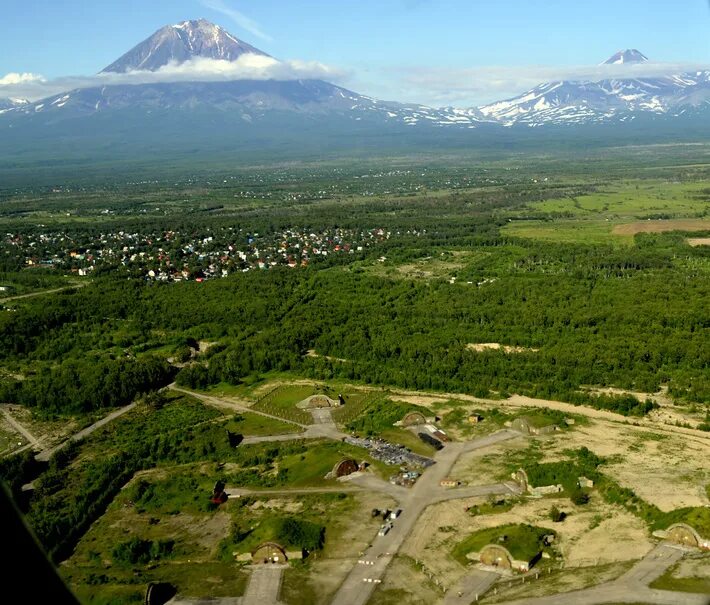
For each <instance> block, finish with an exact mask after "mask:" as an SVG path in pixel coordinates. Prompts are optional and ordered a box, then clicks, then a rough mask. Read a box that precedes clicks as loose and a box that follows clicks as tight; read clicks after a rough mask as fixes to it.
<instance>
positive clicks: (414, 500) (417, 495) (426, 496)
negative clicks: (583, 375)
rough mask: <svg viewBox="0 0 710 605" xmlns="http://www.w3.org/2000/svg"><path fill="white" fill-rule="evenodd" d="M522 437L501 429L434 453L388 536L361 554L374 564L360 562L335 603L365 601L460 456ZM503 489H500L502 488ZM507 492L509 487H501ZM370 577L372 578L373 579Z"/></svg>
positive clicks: (356, 604)
mask: <svg viewBox="0 0 710 605" xmlns="http://www.w3.org/2000/svg"><path fill="white" fill-rule="evenodd" d="M516 437H520V434H519V433H515V432H513V431H499V432H498V433H494V434H492V435H488V436H486V437H482V438H481V439H476V440H475V441H471V442H467V443H449V444H447V445H446V446H445V447H444V449H442V450H440V451H439V452H437V453H436V455H435V456H434V460H435V461H436V464H434V465H433V466H430V467H429V468H427V469H426V470H425V471H424V473H423V474H422V476H421V477H420V478H419V480H418V481H417V482H416V483H415V484H414V487H412V488H411V489H410V490H409V493H408V495H407V496H405V497H404V499H403V500H401V501H400V506H401V507H402V514H401V515H400V517H399V518H398V519H397V520H396V521H395V522H394V527H393V529H392V530H391V531H390V532H389V533H388V534H387V535H386V536H376V537H375V538H374V540H373V542H372V545H371V546H370V547H369V548H368V549H367V550H366V551H365V553H364V555H363V556H362V557H361V560H363V561H370V562H373V563H374V564H373V565H365V564H357V565H355V567H354V568H353V569H352V571H351V572H350V574H348V576H347V577H346V578H345V581H344V582H343V584H342V585H341V586H340V588H339V589H338V592H337V593H336V594H335V596H334V598H333V600H332V603H333V605H365V603H367V601H368V600H369V599H370V597H371V596H372V592H373V591H374V589H375V586H376V585H377V584H376V583H375V582H374V580H381V579H382V576H383V575H384V573H385V571H386V569H387V567H388V566H389V564H390V562H391V561H392V559H393V557H394V555H395V554H397V552H398V551H399V549H400V548H401V547H402V544H403V543H404V541H405V540H406V539H407V537H408V536H409V534H410V533H411V531H412V529H413V528H414V526H415V524H416V522H417V520H418V519H419V517H420V515H421V514H422V512H424V509H426V508H427V507H428V506H429V505H430V504H431V503H432V502H433V501H435V498H436V497H437V496H440V495H442V494H443V493H444V489H443V488H442V487H440V485H439V482H440V481H441V480H442V479H444V478H445V477H447V476H448V474H449V472H450V471H451V469H452V467H453V466H454V464H455V463H456V461H457V460H458V458H459V456H460V455H461V454H463V453H465V452H469V451H473V450H476V449H480V448H484V447H489V446H491V445H495V444H496V443H501V442H502V441H507V440H509V439H514V438H516ZM480 490H481V495H483V494H488V493H491V491H490V486H481V488H480ZM499 493H500V492H499ZM502 493H508V488H507V487H505V489H504V490H503V491H502ZM368 580H373V581H372V582H370V581H368Z"/></svg>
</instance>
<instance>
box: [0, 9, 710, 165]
mask: <svg viewBox="0 0 710 605" xmlns="http://www.w3.org/2000/svg"><path fill="white" fill-rule="evenodd" d="M254 57H256V58H258V59H259V60H262V61H272V62H276V60H275V59H273V58H272V57H270V56H269V55H268V54H267V53H265V52H263V51H261V50H259V49H257V48H255V47H253V46H251V45H249V44H247V43H246V42H243V41H241V40H239V39H238V38H236V37H235V36H233V35H231V34H230V33H229V32H227V31H226V30H224V29H223V28H221V27H220V26H218V25H215V24H213V23H210V22H208V21H205V20H203V19H200V20H195V21H184V22H182V23H178V24H175V25H169V26H166V27H163V28H161V29H159V30H158V31H157V32H155V33H154V34H153V35H152V36H150V37H149V38H147V39H146V40H144V41H143V42H141V43H140V44H138V45H137V46H135V47H134V48H133V49H131V50H129V51H128V52H127V53H126V54H124V55H123V56H122V57H120V58H119V59H117V60H116V61H115V62H114V63H112V64H111V65H109V66H107V67H106V68H105V69H104V70H102V72H101V74H100V76H103V77H104V78H109V79H107V80H106V81H107V82H108V83H107V85H104V86H95V87H89V88H81V89H75V90H70V91H67V92H65V93H62V94H58V95H53V96H51V97H49V98H46V99H43V100H40V101H36V102H32V103H28V102H21V101H18V100H0V154H1V153H2V151H3V147H5V151H9V150H10V148H11V146H15V147H16V148H23V149H25V150H26V151H27V153H28V154H29V153H30V152H31V151H32V150H34V149H36V148H38V147H42V146H43V145H47V144H48V141H52V142H53V143H57V142H59V143H61V142H62V141H64V142H67V143H68V144H67V146H66V149H67V150H69V149H74V150H82V149H83V148H82V141H83V142H88V141H89V140H91V142H92V145H93V147H94V148H96V147H97V145H98V146H101V147H102V148H104V149H107V148H108V147H109V146H113V147H115V148H118V147H121V146H124V147H125V146H126V145H128V146H137V147H142V148H143V149H147V148H151V149H158V148H160V146H161V143H163V144H167V143H168V142H169V141H174V140H178V139H179V140H183V141H184V144H185V145H189V144H192V143H194V144H195V145H196V149H197V148H199V147H200V145H202V144H204V143H205V142H206V141H209V142H210V143H211V145H212V146H213V147H214V148H222V149H228V148H230V146H233V145H237V144H238V145H242V146H244V147H245V148H248V147H249V146H250V145H251V146H252V147H253V146H254V145H257V144H259V145H265V144H266V146H268V145H272V146H277V145H278V144H279V142H280V141H281V140H286V139H290V140H291V141H292V142H293V141H304V140H305V139H306V138H307V137H320V138H321V140H325V139H327V140H328V142H330V143H333V141H334V140H335V139H337V140H338V142H339V143H338V144H344V143H343V142H344V141H345V140H346V139H348V138H349V137H351V136H359V135H363V136H368V137H370V138H371V139H373V140H374V139H377V138H380V139H381V137H384V136H390V138H391V140H394V139H395V138H397V137H399V138H402V137H405V138H406V137H409V138H410V139H412V140H415V139H416V140H417V141H418V142H426V144H434V145H436V144H440V143H441V141H443V139H442V138H441V137H444V138H445V137H446V136H454V137H455V138H456V140H457V141H458V143H457V144H459V145H466V144H469V143H470V142H471V141H472V140H473V139H472V137H473V136H474V135H473V134H472V133H471V131H475V132H476V133H477V134H480V133H485V134H486V135H487V136H488V137H491V136H493V137H495V136H498V137H501V136H503V135H502V134H500V133H502V132H503V131H506V130H511V131H515V132H517V133H520V132H522V131H521V129H522V130H530V128H529V127H536V130H537V131H539V129H540V128H542V127H546V128H547V129H549V128H557V129H559V128H567V129H569V128H570V127H580V126H581V127H591V126H599V125H623V124H629V123H633V122H642V123H643V124H644V125H647V124H654V123H662V124H664V125H665V126H664V128H666V130H668V129H669V128H670V130H671V131H672V130H673V128H675V126H669V122H668V121H669V120H671V122H672V123H673V124H677V123H679V122H677V121H678V120H680V121H682V120H685V121H686V122H688V120H690V121H691V122H697V121H698V120H699V121H701V122H703V123H705V124H707V123H708V120H707V117H708V116H710V71H697V72H692V73H679V74H677V75H673V76H666V77H660V78H651V77H629V78H620V79H607V80H601V81H596V82H591V81H558V82H549V83H545V84H541V85H540V86H537V87H536V88H533V89H532V90H529V91H527V92H525V93H523V94H521V95H519V96H517V97H514V98H511V99H507V100H503V101H499V102H496V103H491V104H487V105H484V106H481V107H471V108H454V107H443V108H432V107H426V106H423V105H417V104H411V103H409V104H408V103H399V102H385V101H380V100H378V99H374V98H372V97H368V96H365V95H361V94H359V93H356V92H353V91H350V90H347V89H345V88H343V87H340V86H336V85H334V84H331V83H329V82H326V81H324V80H322V79H280V80H279V79H233V80H226V79H225V80H222V81H208V82H205V81H161V80H158V79H156V80H155V81H152V82H151V81H148V82H146V83H131V84H127V83H126V84H124V83H112V82H113V81H112V80H110V78H111V77H119V78H120V77H122V76H124V75H126V74H136V73H141V74H159V73H161V72H162V71H163V70H165V69H166V68H175V67H176V66H180V65H184V64H185V63H186V62H188V61H191V60H194V59H211V60H218V61H225V62H235V61H240V60H244V59H245V58H246V59H249V58H252V59H253V58H254ZM646 62H648V59H647V58H646V56H644V55H643V54H642V53H641V52H639V51H638V50H635V49H630V50H623V51H620V52H618V53H616V54H614V55H613V56H612V57H610V58H609V59H608V60H606V61H605V62H604V65H615V66H636V65H639V64H642V63H646ZM621 68H622V69H623V68H624V67H621ZM618 69H619V68H617V72H618ZM182 80H185V78H184V77H183V78H182ZM644 128H646V126H644ZM691 130H692V128H691ZM442 131H445V132H448V133H449V135H444V134H442ZM454 132H455V133H458V134H455V135H452V134H451V133H454ZM496 133H498V134H496ZM521 136H526V135H521ZM422 137H424V138H422ZM437 137H439V138H438V139H437ZM484 138H485V137H484ZM188 141H189V142H188ZM200 141H201V142H202V143H200V144H198V142H200ZM171 144H172V143H171ZM441 144H443V143H441Z"/></svg>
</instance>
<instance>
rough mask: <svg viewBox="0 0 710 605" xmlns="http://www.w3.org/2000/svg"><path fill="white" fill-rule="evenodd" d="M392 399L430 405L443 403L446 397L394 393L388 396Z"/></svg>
mask: <svg viewBox="0 0 710 605" xmlns="http://www.w3.org/2000/svg"><path fill="white" fill-rule="evenodd" d="M390 399H392V401H401V402H403V403H411V404H413V405H423V406H426V407H430V406H432V405H434V404H437V403H445V402H447V401H448V399H446V398H443V397H429V396H426V395H397V394H394V395H392V396H391V397H390Z"/></svg>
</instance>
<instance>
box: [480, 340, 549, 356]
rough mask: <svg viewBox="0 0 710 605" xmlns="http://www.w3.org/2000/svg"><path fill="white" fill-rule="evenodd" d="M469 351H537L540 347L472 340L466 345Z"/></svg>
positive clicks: (508, 352)
mask: <svg viewBox="0 0 710 605" xmlns="http://www.w3.org/2000/svg"><path fill="white" fill-rule="evenodd" d="M466 348H467V349H468V350H469V351H475V352H476V353H483V352H484V351H503V353H507V354H511V353H537V352H538V351H539V350H540V349H534V348H532V347H515V346H511V345H502V344H500V343H499V342H478V343H475V342H472V343H469V344H467V345H466Z"/></svg>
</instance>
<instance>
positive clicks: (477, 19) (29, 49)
mask: <svg viewBox="0 0 710 605" xmlns="http://www.w3.org/2000/svg"><path fill="white" fill-rule="evenodd" d="M197 17H205V18H207V19H209V20H212V21H214V22H216V23H218V24H220V25H222V26H223V27H225V28H226V29H228V30H229V31H231V32H232V33H233V34H235V35H236V36H238V37H240V38H242V39H244V40H246V41H248V42H250V43H252V44H254V45H255V46H257V47H259V48H261V49H263V50H265V51H266V52H268V53H269V54H271V55H273V56H276V57H278V58H282V59H297V60H303V61H319V62H322V63H324V64H326V65H328V66H332V67H333V68H335V69H337V70H339V71H341V72H342V73H343V74H344V75H343V76H342V77H341V78H340V79H341V81H340V82H339V83H341V84H344V85H346V86H348V87H350V88H353V89H354V90H357V91H358V92H363V93H366V94H373V95H377V96H380V97H385V98H396V99H397V100H412V101H419V102H431V103H432V104H436V103H437V102H439V103H445V102H447V101H452V102H458V101H460V102H462V103H465V102H466V101H468V102H471V103H473V102H476V101H487V100H492V99H493V98H500V97H501V95H502V96H505V94H504V93H514V92H517V91H516V90H514V89H515V88H516V86H517V85H518V84H519V85H520V86H524V85H526V84H527V83H528V79H527V78H521V79H520V81H519V82H517V81H516V78H515V74H516V73H520V74H525V72H526V69H527V67H528V66H547V67H549V68H566V67H573V66H584V65H596V64H597V63H599V62H600V61H602V60H604V59H605V58H607V57H608V56H610V55H611V54H613V52H615V51H616V50H619V49H622V48H638V49H639V50H641V51H642V52H644V53H645V54H646V55H648V56H649V57H650V58H651V59H654V60H658V61H664V62H669V63H679V64H680V63H684V64H693V65H695V64H697V65H704V64H710V35H708V34H710V31H709V30H710V6H709V3H708V0H675V1H673V0H667V1H661V0H646V1H641V0H614V1H610V0H596V1H586V0H536V1H532V0H529V1H522V0H507V1H505V0H498V1H494V0H319V1H316V0H121V1H102V0H94V1H87V0H29V1H28V0H4V1H3V11H2V20H0V78H2V76H3V75H4V74H7V73H10V72H20V73H24V72H31V73H33V74H41V75H42V76H44V77H45V78H56V77H59V76H67V75H75V76H79V75H83V76H86V75H90V74H94V73H96V72H98V71H99V70H100V69H102V68H103V67H105V66H106V65H108V64H109V63H111V62H112V61H113V60H115V59H116V58H117V57H119V56H120V55H121V54H123V53H124V52H125V51H127V50H128V49H130V48H131V47H132V46H134V45H135V44H136V43H138V42H140V41H141V40H143V39H144V38H146V37H147V36H149V35H150V34H151V33H153V32H154V31H155V30H156V29H158V28H159V27H161V26H163V25H166V24H169V23H176V22H179V21H182V20H185V19H191V18H197ZM492 67H496V68H499V67H500V68H506V69H504V70H503V71H502V73H504V74H507V75H506V77H505V79H506V82H505V83H501V82H498V84H497V85H496V86H493V87H489V88H490V90H488V88H487V85H486V82H487V81H488V80H490V81H491V82H492V81H493V80H495V78H494V75H493V71H494V70H491V69H490V68H492ZM481 68H483V69H484V71H483V72H480V71H476V70H477V69H481ZM466 70H472V71H466ZM527 71H528V73H529V72H530V71H532V72H533V73H534V70H529V69H528V70H527ZM562 71H564V69H563V70H562ZM481 73H484V74H487V75H486V76H485V77H484V76H482V75H481ZM531 75H532V74H531ZM433 76H435V77H433ZM462 77H463V78H466V77H475V78H480V79H481V82H480V85H479V86H476V87H473V88H472V89H470V90H469V89H465V88H464V89H463V90H458V88H457V86H456V79H457V78H458V79H460V78H462ZM486 78H488V80H486ZM453 89H456V90H453ZM484 97H488V98H484Z"/></svg>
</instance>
